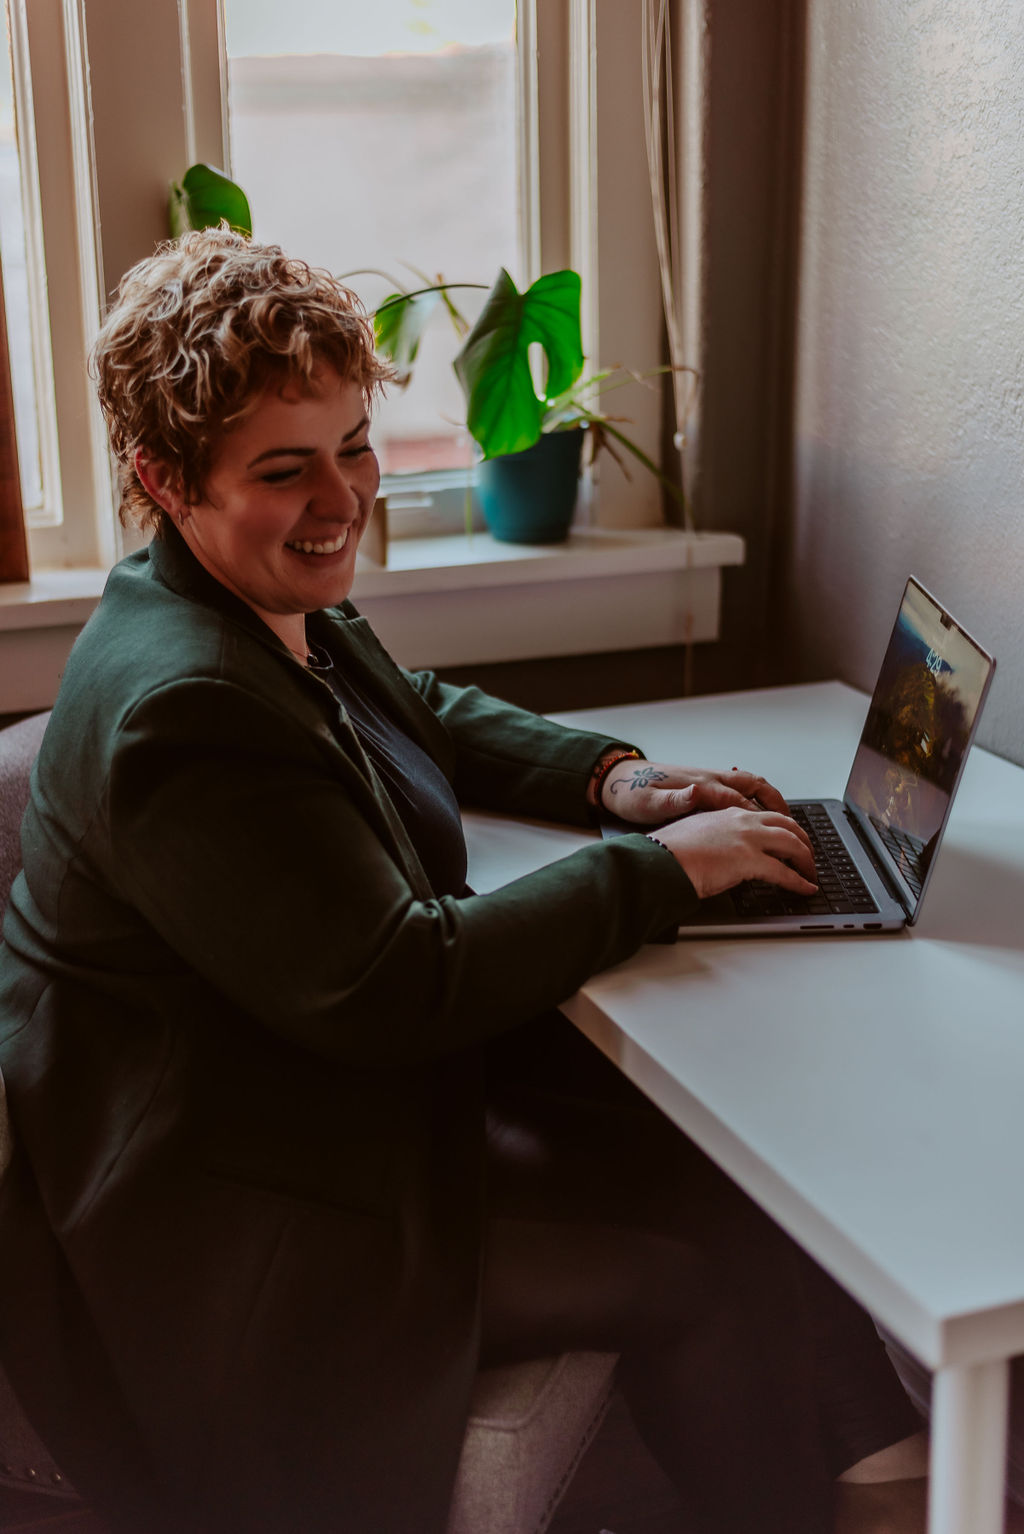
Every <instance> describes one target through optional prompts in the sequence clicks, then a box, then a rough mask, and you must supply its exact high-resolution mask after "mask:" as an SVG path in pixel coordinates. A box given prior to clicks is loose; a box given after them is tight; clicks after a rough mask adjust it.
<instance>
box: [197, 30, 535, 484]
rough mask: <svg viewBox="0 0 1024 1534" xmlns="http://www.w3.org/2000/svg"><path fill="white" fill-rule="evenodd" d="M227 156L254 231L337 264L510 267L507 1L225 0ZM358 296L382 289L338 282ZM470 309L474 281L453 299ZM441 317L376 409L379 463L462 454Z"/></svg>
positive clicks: (487, 272)
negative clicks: (409, 369)
mask: <svg viewBox="0 0 1024 1534" xmlns="http://www.w3.org/2000/svg"><path fill="white" fill-rule="evenodd" d="M225 22H226V35H227V51H228V59H229V105H230V114H231V119H230V120H231V159H232V172H233V174H234V176H235V179H236V180H238V181H239V182H240V183H241V185H242V186H243V187H244V188H245V191H246V193H247V194H248V197H249V202H250V205H251V207H252V213H253V225H254V233H255V235H256V236H257V238H259V239H262V240H271V241H276V242H277V243H279V244H280V245H283V246H284V248H285V249H286V250H287V251H288V252H289V253H291V254H294V255H298V256H302V257H303V258H305V259H306V260H309V261H311V262H313V263H314V264H315V265H319V266H325V267H327V268H329V269H330V270H331V271H333V272H337V273H351V272H354V271H355V270H357V269H360V270H362V269H366V268H377V269H378V270H379V271H380V272H384V273H388V274H390V275H392V276H393V277H395V278H397V279H398V281H399V282H400V283H401V285H402V286H405V287H409V286H417V285H418V279H417V278H416V277H415V275H414V273H413V271H411V270H410V268H418V269H420V270H422V271H423V272H426V273H427V274H428V275H429V277H430V279H431V280H436V278H437V276H438V274H439V273H440V274H443V276H444V278H445V280H447V281H450V282H455V281H462V282H476V283H481V284H483V285H485V286H488V287H489V286H490V284H491V282H492V281H493V280H494V277H495V276H496V275H497V272H498V268H499V267H500V266H505V267H507V268H508V269H509V270H510V271H511V272H512V274H513V276H517V267H518V265H519V235H518V202H519V199H518V182H517V168H516V78H517V72H516V56H515V40H514V27H515V4H514V0H291V3H289V4H288V5H281V4H280V3H279V0H226V3H225ZM349 281H350V285H351V286H352V287H354V288H355V289H356V291H357V292H358V293H359V294H360V296H361V297H362V299H363V301H364V302H365V303H366V305H367V306H368V307H369V308H373V307H374V306H375V305H376V304H377V303H379V302H380V301H381V299H382V298H384V297H385V296H386V295H387V294H388V293H389V292H391V291H392V290H393V284H392V283H390V282H389V281H388V280H387V277H384V276H380V275H359V276H353V277H351V278H350V279H349ZM453 296H454V297H455V299H456V301H457V302H458V304H459V307H460V308H461V309H462V310H463V312H464V313H465V314H466V315H467V316H468V317H470V318H472V316H473V315H474V314H475V313H476V312H477V310H478V309H479V307H480V303H481V301H482V297H483V295H482V293H474V292H470V293H462V294H455V295H453ZM458 344H459V343H458V341H457V339H456V338H455V335H454V332H453V330H452V328H451V326H450V325H449V324H448V323H447V320H446V318H445V317H444V316H443V315H442V314H441V313H438V314H437V315H436V316H435V318H434V320H433V321H432V324H431V326H430V328H429V329H428V331H427V334H426V337H425V339H424V342H423V345H422V347H421V350H420V357H419V360H418V362H417V368H416V374H415V377H414V380H413V382H412V384H411V386H410V387H409V388H408V389H407V390H404V391H399V390H397V389H392V390H391V391H390V397H389V399H388V400H387V401H386V402H385V404H384V405H383V406H382V407H381V410H380V412H379V415H378V418H377V424H376V427H375V444H376V446H377V448H378V451H379V453H380V456H381V463H382V467H383V468H384V469H385V471H390V472H400V471H402V470H407V469H409V470H413V469H425V468H444V467H453V466H458V465H464V464H468V463H469V462H470V461H471V454H470V446H471V444H470V443H469V439H468V437H467V436H466V433H465V431H464V429H463V428H462V427H461V424H460V423H461V422H462V419H463V413H464V406H463V401H462V396H461V393H460V392H459V388H458V384H457V383H456V381H455V378H454V375H453V374H452V371H451V359H452V357H453V356H454V354H455V352H456V350H457V349H458Z"/></svg>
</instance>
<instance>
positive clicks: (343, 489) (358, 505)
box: [309, 459, 362, 522]
mask: <svg viewBox="0 0 1024 1534" xmlns="http://www.w3.org/2000/svg"><path fill="white" fill-rule="evenodd" d="M309 509H310V511H312V512H313V513H314V515H316V516H319V517H322V518H324V519H325V520H335V521H342V522H350V521H352V520H354V519H355V518H356V517H357V516H358V515H359V513H360V511H361V510H362V498H361V496H360V487H359V486H358V485H357V483H356V479H355V475H354V473H353V471H352V465H351V464H350V463H348V462H346V461H345V460H342V461H340V462H337V461H335V460H334V459H328V460H326V461H325V462H323V463H322V464H321V466H320V471H319V473H318V474H317V477H316V482H315V484H314V486H313V494H312V498H311V501H310V507H309Z"/></svg>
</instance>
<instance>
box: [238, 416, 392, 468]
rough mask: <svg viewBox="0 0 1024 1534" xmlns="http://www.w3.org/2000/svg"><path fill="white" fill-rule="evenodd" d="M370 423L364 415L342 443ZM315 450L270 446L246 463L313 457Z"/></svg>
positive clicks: (251, 465)
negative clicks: (271, 459)
mask: <svg viewBox="0 0 1024 1534" xmlns="http://www.w3.org/2000/svg"><path fill="white" fill-rule="evenodd" d="M369 424H370V418H369V416H365V415H364V416H363V418H362V420H361V421H359V423H358V424H357V425H355V426H353V428H352V430H351V431H347V432H346V433H345V435H344V436H343V437H342V439H341V440H342V443H345V442H351V441H352V438H353V437H358V435H359V433H360V432H361V431H362V430H363V427H364V426H369ZM315 452H316V449H315V448H313V447H268V448H267V449H266V450H265V451H264V452H262V453H257V454H256V457H255V458H251V459H250V460H249V462H248V463H247V464H246V468H247V469H252V468H255V466H256V465H257V464H258V463H262V462H263V460H264V459H265V458H312V457H313V454H314V453H315Z"/></svg>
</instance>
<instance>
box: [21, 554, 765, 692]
mask: <svg viewBox="0 0 1024 1534" xmlns="http://www.w3.org/2000/svg"><path fill="white" fill-rule="evenodd" d="M744 552H745V551H744V544H743V540H742V538H739V537H737V536H736V535H735V534H734V533H686V532H682V531H680V530H678V529H674V528H645V529H636V530H625V529H614V530H613V529H580V530H577V531H574V532H573V533H572V534H571V535H570V537H569V539H568V540H567V542H565V543H560V544H549V545H547V546H544V547H539V546H534V545H520V544H508V543H497V542H495V540H494V539H493V538H492V537H491V536H490V534H489V533H482V532H481V533H473V535H472V536H471V537H469V538H467V537H466V535H465V534H464V533H463V534H454V535H448V536H442V537H432V538H408V539H396V540H394V541H393V542H392V543H391V544H390V546H389V548H388V564H387V567H386V568H385V567H382V566H379V565H374V564H371V563H370V562H369V561H368V560H366V559H362V558H361V559H360V561H359V565H358V568H357V572H356V579H355V585H354V589H353V596H354V599H355V601H356V605H357V606H358V607H359V608H360V610H361V611H362V612H365V614H366V616H367V617H368V618H369V619H370V621H371V622H372V623H373V625H374V628H375V629H376V630H377V632H378V633H379V634H380V636H381V638H382V640H383V641H384V643H385V644H386V645H387V646H388V647H389V649H391V651H392V653H393V654H394V655H395V656H396V658H397V659H398V660H400V661H401V662H403V663H404V664H406V665H411V666H446V665H449V666H450V665H468V664H472V663H474V662H476V663H479V664H484V663H488V662H493V661H501V660H520V659H528V658H531V657H535V656H544V655H580V654H588V653H595V652H598V651H602V650H604V651H609V650H618V649H635V648H643V647H644V646H648V645H659V644H671V643H676V642H685V641H688V640H696V641H699V640H710V639H714V638H716V637H717V634H718V608H719V596H720V570H721V569H722V568H723V567H725V566H728V565H739V564H742V563H743V558H744ZM105 581H106V571H105V570H102V569H77V570H42V571H39V572H38V573H37V574H35V575H33V577H32V579H31V581H27V582H20V583H15V584H10V585H0V714H4V713H15V712H21V711H28V710H31V709H35V708H46V707H48V706H49V704H50V703H52V701H53V698H54V696H55V694H56V689H57V684H58V682H59V679H60V673H61V671H62V670H63V666H64V662H65V660H66V658H67V654H68V651H69V649H70V647H71V645H72V643H73V642H74V639H75V637H76V635H77V633H78V631H79V629H80V628H81V627H82V625H83V623H85V621H86V619H87V618H88V617H89V615H90V613H91V612H92V611H93V609H94V608H95V606H96V604H97V602H98V601H99V598H100V595H101V593H102V591H103V586H104V583H105ZM439 597H443V598H444V601H443V602H439V601H438V598H439Z"/></svg>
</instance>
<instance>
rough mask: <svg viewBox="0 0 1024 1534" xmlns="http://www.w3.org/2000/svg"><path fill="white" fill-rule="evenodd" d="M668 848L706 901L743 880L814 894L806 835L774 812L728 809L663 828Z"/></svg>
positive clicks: (660, 837) (661, 837)
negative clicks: (759, 880) (761, 880)
mask: <svg viewBox="0 0 1024 1534" xmlns="http://www.w3.org/2000/svg"><path fill="white" fill-rule="evenodd" d="M655 840H657V841H659V842H661V843H662V844H663V846H665V847H667V848H668V849H669V851H670V852H671V853H672V856H673V857H674V858H675V860H676V862H677V863H678V864H679V865H680V867H681V868H682V869H683V872H684V873H686V874H687V875H688V876H689V879H690V883H691V884H692V885H693V887H694V889H695V890H696V891H697V894H698V895H699V896H700V898H701V899H702V900H703V899H705V898H706V897H707V896H709V895H719V894H721V892H722V891H723V890H727V889H732V887H733V885H734V884H740V883H742V881H743V880H744V879H765V880H767V882H768V883H769V884H778V885H779V886H781V888H782V889H786V890H791V891H792V892H793V894H795V895H813V894H814V893H815V891H816V889H817V885H816V884H815V883H813V880H814V858H813V856H812V854H811V844H810V841H809V840H808V838H807V835H806V833H805V832H804V831H802V830H801V829H800V827H799V826H798V825H797V823H796V821H795V820H790V818H789V816H788V815H783V814H779V813H778V812H776V811H774V810H748V809H739V808H732V809H725V810H716V811H715V812H714V813H713V814H711V815H695V816H693V817H692V818H690V819H687V820H676V821H673V822H672V824H671V825H668V826H662V827H661V829H660V830H659V832H658V835H657V837H656V838H655Z"/></svg>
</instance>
